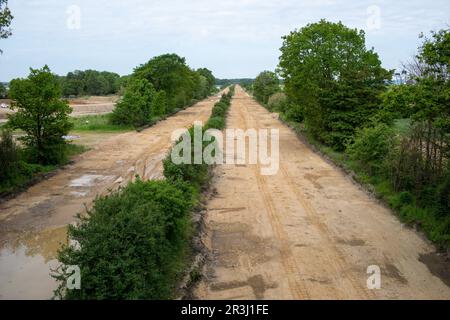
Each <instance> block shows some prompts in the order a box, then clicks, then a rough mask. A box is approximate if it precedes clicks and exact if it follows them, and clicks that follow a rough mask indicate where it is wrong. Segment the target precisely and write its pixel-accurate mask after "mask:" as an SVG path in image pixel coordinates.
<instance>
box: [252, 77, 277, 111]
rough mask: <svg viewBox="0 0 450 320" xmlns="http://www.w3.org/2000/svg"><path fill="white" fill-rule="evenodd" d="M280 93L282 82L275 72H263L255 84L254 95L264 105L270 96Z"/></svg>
mask: <svg viewBox="0 0 450 320" xmlns="http://www.w3.org/2000/svg"><path fill="white" fill-rule="evenodd" d="M278 91H280V80H279V79H278V77H277V75H276V74H275V73H274V72H271V71H263V72H261V73H260V74H259V75H258V76H257V77H256V79H255V81H254V82H253V95H254V96H255V98H256V100H258V101H259V102H261V103H263V104H266V103H267V102H268V101H269V98H270V96H271V95H273V94H274V93H276V92H278Z"/></svg>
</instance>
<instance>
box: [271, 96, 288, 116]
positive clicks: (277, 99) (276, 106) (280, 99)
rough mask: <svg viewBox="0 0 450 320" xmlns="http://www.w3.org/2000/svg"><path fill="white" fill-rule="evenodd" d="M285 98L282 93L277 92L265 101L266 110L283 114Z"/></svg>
mask: <svg viewBox="0 0 450 320" xmlns="http://www.w3.org/2000/svg"><path fill="white" fill-rule="evenodd" d="M286 104H287V96H286V94H285V93H283V92H277V93H275V94H273V95H271V96H270V98H269V100H268V101H267V108H268V109H269V111H272V112H273V111H278V112H283V111H284V110H285V108H286Z"/></svg>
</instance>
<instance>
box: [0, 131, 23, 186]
mask: <svg viewBox="0 0 450 320" xmlns="http://www.w3.org/2000/svg"><path fill="white" fill-rule="evenodd" d="M0 163H1V165H0V181H1V182H2V184H3V182H5V181H6V180H9V179H11V178H13V177H15V176H16V175H17V174H18V171H19V150H18V148H17V146H16V144H15V142H14V140H13V137H12V134H11V131H9V130H2V132H1V141H0Z"/></svg>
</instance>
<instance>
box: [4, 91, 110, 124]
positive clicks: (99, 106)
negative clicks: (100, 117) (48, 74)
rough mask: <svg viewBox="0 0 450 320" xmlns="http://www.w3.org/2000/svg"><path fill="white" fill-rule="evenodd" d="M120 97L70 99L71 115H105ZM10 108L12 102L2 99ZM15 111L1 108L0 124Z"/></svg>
mask: <svg viewBox="0 0 450 320" xmlns="http://www.w3.org/2000/svg"><path fill="white" fill-rule="evenodd" d="M118 99H119V97H118V96H105V97H104V96H92V97H89V98H86V99H81V98H80V99H69V104H70V107H71V108H72V109H73V110H72V113H71V114H70V116H71V117H81V116H87V115H95V114H105V113H110V112H112V111H113V109H114V106H115V104H116V102H117V101H118ZM2 103H4V104H6V105H7V106H9V105H10V104H11V100H9V99H0V104H2ZM14 112H15V111H13V110H11V109H9V108H5V109H3V108H0V124H1V123H6V122H7V121H8V119H7V118H8V114H13V113H14Z"/></svg>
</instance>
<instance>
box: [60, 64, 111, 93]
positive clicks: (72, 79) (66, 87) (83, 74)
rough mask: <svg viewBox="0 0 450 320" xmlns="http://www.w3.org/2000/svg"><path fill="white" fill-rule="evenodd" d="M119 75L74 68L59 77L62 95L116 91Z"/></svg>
mask: <svg viewBox="0 0 450 320" xmlns="http://www.w3.org/2000/svg"><path fill="white" fill-rule="evenodd" d="M119 81H120V76H119V75H118V74H117V73H113V72H107V71H102V72H99V71H96V70H85V71H80V70H75V71H74V72H69V73H68V74H67V75H66V76H65V77H60V82H61V86H62V90H63V95H64V96H66V97H68V96H80V95H107V94H113V93H117V91H118V90H119V88H120V82H119Z"/></svg>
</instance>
